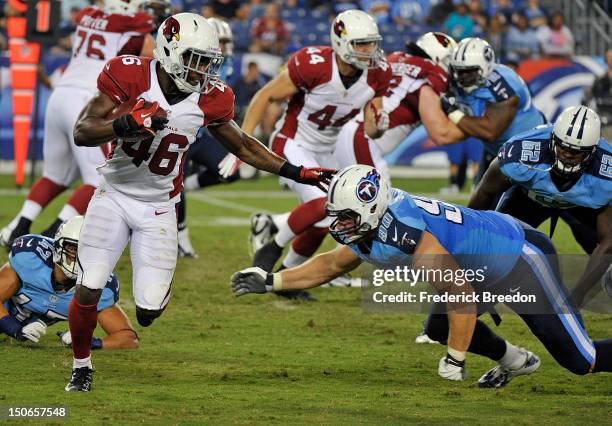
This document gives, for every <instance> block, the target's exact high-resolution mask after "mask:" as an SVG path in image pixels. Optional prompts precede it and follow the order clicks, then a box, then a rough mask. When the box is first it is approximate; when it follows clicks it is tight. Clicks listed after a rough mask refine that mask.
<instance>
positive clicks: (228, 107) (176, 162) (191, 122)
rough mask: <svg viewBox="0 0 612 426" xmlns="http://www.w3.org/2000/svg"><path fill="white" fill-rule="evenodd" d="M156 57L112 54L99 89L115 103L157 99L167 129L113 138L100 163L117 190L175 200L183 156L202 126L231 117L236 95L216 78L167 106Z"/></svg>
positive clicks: (180, 184)
mask: <svg viewBox="0 0 612 426" xmlns="http://www.w3.org/2000/svg"><path fill="white" fill-rule="evenodd" d="M157 65H158V61H157V60H155V59H151V58H143V57H136V56H119V57H117V58H115V59H112V60H111V61H110V62H109V63H108V64H107V65H106V66H105V67H104V69H103V71H102V73H101V74H100V76H99V78H98V89H99V90H100V92H102V93H104V94H106V95H107V96H109V97H110V98H111V99H113V100H115V102H117V103H118V104H119V103H123V102H126V101H128V100H131V99H138V98H142V99H144V100H146V101H149V102H155V101H157V102H158V103H159V105H160V107H161V108H163V109H164V110H166V112H167V113H168V120H169V121H168V124H166V128H165V129H164V130H161V131H159V132H157V133H156V134H155V136H154V137H153V136H151V137H150V138H147V139H145V140H142V141H139V142H129V141H125V140H122V139H119V140H117V141H116V142H114V143H113V150H112V152H111V153H110V154H109V156H108V159H107V160H106V163H105V164H104V165H102V166H100V167H99V168H98V171H99V172H100V174H101V175H102V176H103V177H104V180H105V181H106V182H107V183H108V184H110V185H111V186H112V187H113V188H115V189H116V190H118V191H120V192H122V193H124V194H126V195H129V196H130V197H133V198H134V199H137V200H141V201H150V202H155V201H168V200H170V201H172V202H174V201H178V197H179V196H180V193H181V191H182V189H183V166H184V162H185V158H186V156H185V155H184V154H185V152H186V151H187V149H188V148H189V145H190V144H192V143H193V142H194V141H195V139H196V135H197V133H198V130H199V129H200V127H202V126H207V125H216V124H222V123H225V122H228V121H230V120H232V119H233V117H234V94H233V92H232V89H231V88H230V87H229V86H226V85H225V84H224V83H222V82H218V83H215V85H214V87H213V89H211V90H210V91H209V92H208V93H206V94H200V93H192V94H190V95H189V96H188V97H187V98H185V99H183V100H182V101H180V102H178V103H176V104H173V105H170V104H169V103H168V102H167V100H166V98H165V96H164V94H163V92H162V90H161V87H160V85H159V82H158V80H157V71H156V66H157Z"/></svg>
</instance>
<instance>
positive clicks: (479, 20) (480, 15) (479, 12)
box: [468, 0, 503, 34]
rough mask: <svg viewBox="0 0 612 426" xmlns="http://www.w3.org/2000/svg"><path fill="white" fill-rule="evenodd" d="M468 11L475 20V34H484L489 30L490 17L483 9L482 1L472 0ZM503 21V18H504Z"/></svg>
mask: <svg viewBox="0 0 612 426" xmlns="http://www.w3.org/2000/svg"><path fill="white" fill-rule="evenodd" d="M468 11H469V13H470V16H471V17H472V19H473V20H474V24H475V25H476V26H475V27H474V33H475V34H482V33H484V32H485V30H486V28H487V24H488V21H489V17H488V16H487V14H486V13H485V12H484V10H483V9H482V3H481V1H480V0H470V2H469V3H468ZM502 19H503V18H502Z"/></svg>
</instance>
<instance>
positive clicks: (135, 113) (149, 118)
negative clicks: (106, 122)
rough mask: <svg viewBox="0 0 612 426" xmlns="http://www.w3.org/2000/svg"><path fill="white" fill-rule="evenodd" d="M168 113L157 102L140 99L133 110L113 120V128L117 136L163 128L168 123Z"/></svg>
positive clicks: (155, 130)
mask: <svg viewBox="0 0 612 426" xmlns="http://www.w3.org/2000/svg"><path fill="white" fill-rule="evenodd" d="M166 116H167V113H166V111H165V110H164V109H163V108H160V106H159V103H157V102H153V103H151V102H145V100H144V99H139V100H138V102H136V104H135V105H134V107H133V108H132V110H131V111H130V112H129V113H128V114H125V115H122V116H121V117H119V118H117V119H115V121H113V130H114V131H115V133H116V134H117V136H130V135H135V134H139V133H149V134H151V135H155V132H157V131H159V130H163V129H164V127H165V126H166V123H168V118H166Z"/></svg>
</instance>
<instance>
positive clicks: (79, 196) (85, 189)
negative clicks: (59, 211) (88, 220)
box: [68, 185, 96, 215]
mask: <svg viewBox="0 0 612 426" xmlns="http://www.w3.org/2000/svg"><path fill="white" fill-rule="evenodd" d="M95 190H96V187H95V186H91V185H81V186H79V187H78V188H77V189H75V190H74V192H73V193H72V195H71V196H70V199H69V200H68V204H70V205H71V206H72V207H74V209H75V210H76V211H77V212H79V214H80V215H84V214H85V212H86V211H87V206H88V205H89V200H91V197H93V194H94V192H95Z"/></svg>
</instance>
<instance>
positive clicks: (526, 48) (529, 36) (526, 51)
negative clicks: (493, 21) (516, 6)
mask: <svg viewBox="0 0 612 426" xmlns="http://www.w3.org/2000/svg"><path fill="white" fill-rule="evenodd" d="M505 50H506V56H507V57H508V58H509V59H510V60H512V61H516V62H519V61H522V60H525V59H533V58H536V57H537V56H538V55H539V53H540V44H539V42H538V37H537V36H536V31H535V30H534V29H533V28H530V27H529V19H528V18H527V16H526V15H524V14H522V13H518V14H517V15H516V25H512V26H511V27H510V29H509V30H508V33H507V35H506V46H505Z"/></svg>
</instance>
